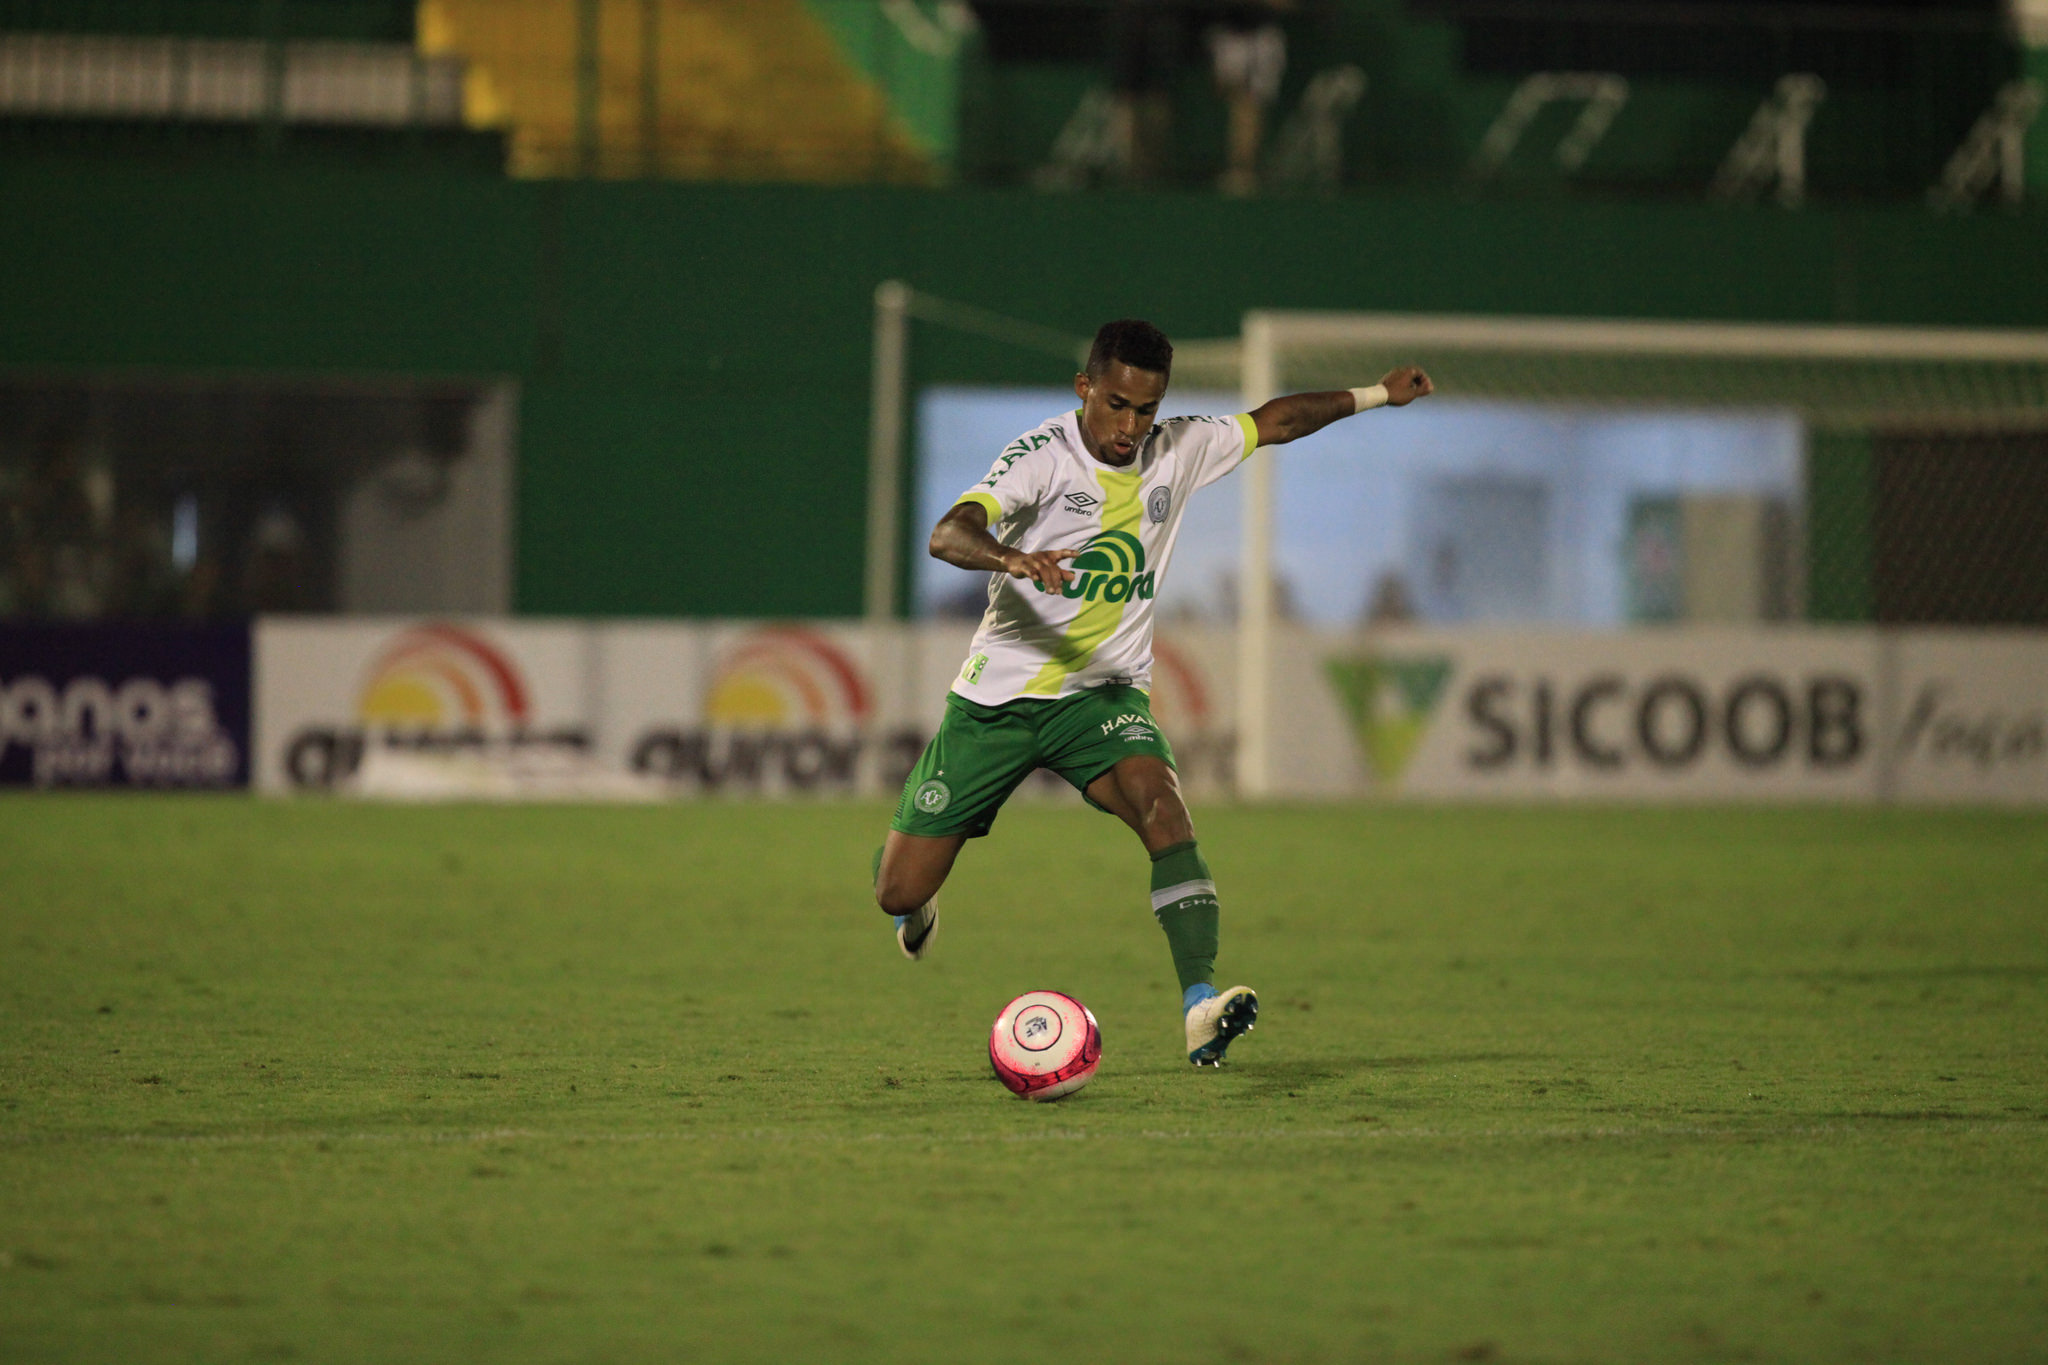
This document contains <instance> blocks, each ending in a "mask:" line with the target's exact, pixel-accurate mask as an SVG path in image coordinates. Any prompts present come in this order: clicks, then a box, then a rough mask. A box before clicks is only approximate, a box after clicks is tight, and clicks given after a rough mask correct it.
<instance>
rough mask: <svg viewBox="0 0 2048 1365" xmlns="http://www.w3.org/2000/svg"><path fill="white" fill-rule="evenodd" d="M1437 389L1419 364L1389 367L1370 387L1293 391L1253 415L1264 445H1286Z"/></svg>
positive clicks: (1410, 401) (1405, 405) (1261, 407)
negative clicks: (1363, 414) (1352, 417)
mask: <svg viewBox="0 0 2048 1365" xmlns="http://www.w3.org/2000/svg"><path fill="white" fill-rule="evenodd" d="M1435 391H1436V386H1435V385H1434V384H1432V383H1430V382H1429V376H1428V375H1426V374H1424V373H1423V372H1422V370H1421V368H1420V367H1419V366H1415V365H1403V366H1401V367H1400V368H1398V369H1393V370H1388V371H1387V373H1386V376H1385V377H1384V378H1382V379H1381V380H1380V382H1379V383H1377V384H1375V385H1373V386H1372V387H1371V388H1365V389H1333V390H1331V391H1329V392H1327V393H1290V394H1287V395H1286V396H1284V397H1281V398H1275V399H1273V400H1271V401H1270V402H1267V403H1264V404H1261V405H1260V406H1259V407H1257V408H1255V409H1253V410H1252V414H1251V418H1252V421H1253V423H1254V424H1256V425H1257V427H1258V430H1259V444H1260V445H1262V446H1284V445H1286V444H1287V443H1288V442H1289V441H1296V440H1300V439H1301V438H1302V437H1304V436H1306V435H1308V434H1309V433H1310V432H1315V431H1321V430H1322V429H1323V428H1324V427H1326V426H1328V425H1330V423H1332V422H1335V421H1338V420H1339V419H1341V418H1345V417H1349V416H1351V415H1352V414H1353V413H1358V412H1364V411H1366V410H1367V409H1369V408H1377V407H1381V406H1385V407H1390V408H1405V407H1407V406H1408V405H1409V404H1410V403H1413V402H1414V401H1415V400H1416V399H1418V398H1427V397H1428V396H1429V395H1430V394H1432V393H1434V392H1435Z"/></svg>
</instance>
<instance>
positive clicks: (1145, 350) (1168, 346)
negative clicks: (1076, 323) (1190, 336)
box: [1088, 318, 1173, 379]
mask: <svg viewBox="0 0 2048 1365" xmlns="http://www.w3.org/2000/svg"><path fill="white" fill-rule="evenodd" d="M1116 361H1122V362H1123V363H1124V364H1126V365H1128V366H1130V367H1131V368H1132V369H1134V370H1150V371H1152V372H1153V373H1154V374H1163V375H1168V376H1171V375H1172V374H1173V343H1172V342H1170V341H1168V340H1167V339H1166V333H1164V332H1162V331H1160V330H1159V329H1158V328H1157V327H1154V326H1153V325H1152V324H1151V323H1149V322H1141V321H1139V320H1138V319H1137V318H1118V319H1117V320H1116V321H1115V322H1105V323H1103V324H1102V330H1100V331H1098V332H1097V333H1096V334H1095V344H1094V345H1093V346H1090V347H1089V348H1088V377H1089V378H1090V379H1100V378H1102V375H1103V372H1104V371H1105V370H1107V369H1108V368H1109V367H1110V365H1111V364H1112V363H1113V362H1116Z"/></svg>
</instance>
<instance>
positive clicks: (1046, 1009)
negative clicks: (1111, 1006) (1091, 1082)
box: [988, 991, 1102, 1100]
mask: <svg viewBox="0 0 2048 1365" xmlns="http://www.w3.org/2000/svg"><path fill="white" fill-rule="evenodd" d="M988 1060H989V1064H990V1065H992V1066H993V1067H995V1069H996V1079H997V1080H999V1081H1001V1082H1002V1083H1003V1084H1004V1085H1006V1086H1008V1087H1009V1088H1010V1090H1011V1091H1012V1092H1013V1093H1015V1094H1018V1095H1021V1096H1023V1097H1024V1098H1025V1099H1027V1100H1056V1099H1058V1098H1059V1097H1060V1096H1062V1095H1071V1094H1073V1093H1074V1092H1075V1091H1076V1090H1079V1089H1080V1088H1081V1087H1082V1086H1084V1085H1086V1084H1088V1078H1089V1077H1090V1076H1093V1075H1094V1074H1095V1067H1096V1065H1097V1064H1098V1063H1099V1062H1101V1061H1102V1029H1101V1027H1100V1026H1099V1025H1098V1024H1097V1023H1096V1022H1095V1016H1094V1015H1092V1014H1090V1013H1089V1012H1088V1007H1087V1006H1086V1005H1084V1004H1082V1003H1081V1002H1080V1001H1078V1000H1076V999H1075V998H1074V997H1073V996H1071V995H1061V994H1060V993H1059V992H1058V991H1031V992H1029V993H1028V994H1025V995H1020V996H1018V997H1017V998H1016V999H1015V1000H1012V1001H1011V1002H1010V1003H1009V1004H1007V1005H1005V1006H1003V1012H1002V1013H1001V1014H998V1015H997V1016H996V1024H995V1027H994V1028H993V1029H990V1030H989V1035H988Z"/></svg>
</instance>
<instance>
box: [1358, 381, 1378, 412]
mask: <svg viewBox="0 0 2048 1365" xmlns="http://www.w3.org/2000/svg"><path fill="white" fill-rule="evenodd" d="M1351 401H1352V402H1354V403H1356V404H1358V409H1357V410H1358V411H1359V412H1365V411H1367V410H1368V409H1370V408H1383V407H1385V406H1386V405H1387V386H1386V385H1385V384H1374V385H1373V386H1372V387H1371V388H1366V389H1353V390H1352V391H1351Z"/></svg>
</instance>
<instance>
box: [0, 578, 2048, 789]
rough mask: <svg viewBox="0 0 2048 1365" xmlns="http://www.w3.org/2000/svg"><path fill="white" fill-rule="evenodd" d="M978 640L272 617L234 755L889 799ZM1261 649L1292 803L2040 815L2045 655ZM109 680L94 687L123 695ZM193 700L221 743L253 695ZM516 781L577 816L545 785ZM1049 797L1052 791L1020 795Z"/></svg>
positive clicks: (1214, 778) (1932, 649) (1857, 641)
mask: <svg viewBox="0 0 2048 1365" xmlns="http://www.w3.org/2000/svg"><path fill="white" fill-rule="evenodd" d="M971 633H972V627H971V625H970V624H969V623H966V622H957V621H956V622H933V623H922V624H915V625H910V624H905V625H892V626H883V627H875V626H868V625H864V624H858V623H849V622H759V621H724V622H699V623H687V622H612V623H601V624H592V623H570V622H513V621H466V622H434V621H410V620H363V619H344V620H311V619H298V618H272V619H266V620H264V621H263V622H262V623H260V624H259V626H258V627H257V630H256V633H255V674H256V686H255V693H254V695H255V701H256V706H255V712H254V714H255V718H256V719H255V733H254V743H253V745H248V744H245V745H243V749H244V750H245V751H246V752H252V753H253V754H254V756H255V757H254V759H253V763H254V768H253V772H254V780H255V783H256V785H257V786H258V787H259V788H261V789H262V790H264V791H271V792H280V791H321V790H331V789H336V788H338V787H343V786H348V785H350V784H351V783H352V782H354V783H355V785H357V786H358V787H360V788H364V789H367V788H369V787H371V786H374V785H375V784H372V783H370V782H369V779H368V775H366V774H362V773H361V770H362V767H363V764H364V757H365V754H366V753H370V754H373V755H381V754H389V753H400V752H402V753H409V754H413V755H451V754H452V755H458V756H459V755H463V754H466V753H471V752H475V753H479V754H491V755H496V756H502V755H505V754H507V753H510V754H512V755H515V756H517V755H522V754H523V755H536V754H539V755H547V754H556V755H562V756H566V757H568V758H572V759H573V760H574V761H575V762H576V763H579V764H581V765H583V767H584V768H585V769H586V770H588V771H589V772H592V773H596V774H598V775H600V776H601V775H606V774H608V775H609V776H610V778H611V779H613V783H612V785H611V786H610V787H605V786H604V784H603V783H597V784H596V785H595V786H592V787H590V790H589V791H588V792H587V793H586V794H606V793H613V794H621V795H626V794H630V795H634V796H636V797H638V798H641V799H645V798H647V797H650V796H660V795H668V796H771V797H773V796H804V795H834V794H865V795H869V796H876V795H885V794H889V793H892V792H894V791H895V790H896V788H897V787H898V786H899V785H900V783H901V781H902V779H903V777H904V775H905V774H906V773H907V772H908V771H909V769H910V767H911V765H912V764H913V763H914V762H915V761H916V758H917V756H918V754H919V753H920V752H921V751H922V749H923V746H924V744H925V743H926V741H927V740H928V739H929V737H930V735H931V733H932V731H933V729H934V728H935V727H936V726H937V724H938V722H939V718H940V716H941V715H942V713H943V708H944V704H945V697H946V693H947V691H948V689H949V688H950V687H951V685H952V681H953V679H954V677H955V676H956V675H957V673H958V672H959V669H960V665H961V662H962V660H963V659H964V658H965V657H966V654H967V645H968V640H969V637H970V635H971ZM1274 643H1275V648H1274V657H1273V663H1272V669H1273V674H1272V693H1271V695H1272V707H1273V713H1272V724H1271V734H1270V744H1271V760H1270V761H1271V763H1272V767H1273V773H1274V777H1275V779H1276V780H1275V782H1274V791H1275V793H1276V794H1277V795H1279V796H1282V797H1286V798H1293V799H1317V798H1352V797H1376V798H1385V799H1414V800H1532V799H1534V800H1550V799H1559V800H1596V801H1608V800H1611V801H1621V802H1635V801H1658V802H1671V801H1680V802H1683V801H1763V802H1786V801H1882V800H1891V799H1897V800H1902V801H1916V802H1944V803H1972V802H1979V803H1986V802H1988V803H2024V802H2034V803H2043V802H2048V636H2044V635H2042V634H2040V633H2026V632H2005V633H1999V632H1982V631H1978V632H1943V631H1931V630H1929V631H1901V632H1880V631H1872V630H1859V629H1846V628H1845V629H1813V628H1767V629H1747V628H1736V627H1729V628H1687V629H1670V630H1661V629H1660V630H1637V631H1628V632H1579V631H1551V632H1543V631H1516V630H1493V629H1460V630H1427V629H1414V628H1397V629H1374V630H1369V631H1326V630H1314V629H1309V628H1306V627H1299V626H1297V627H1285V628H1282V629H1281V630H1279V631H1278V632H1277V633H1276V636H1275V642H1274ZM1155 646H1156V647H1155V666H1154V673H1153V680H1152V700H1153V710H1154V714H1155V715H1156V716H1157V717H1158V719H1159V721H1160V724H1161V727H1162V728H1163V729H1164V730H1165V732H1166V734H1167V736H1168V738H1169V739H1171V740H1172V742H1173V744H1174V748H1175V751H1176V754H1177V756H1178V758H1179V760H1180V765H1181V771H1182V779H1183V782H1184V784H1185V785H1186V787H1187V788H1188V790H1189V791H1190V792H1191V793H1192V794H1195V795H1197V796H1198V797H1201V798H1203V799H1211V798H1214V797H1216V796H1220V795H1225V794H1227V793H1228V792H1229V791H1230V790H1231V785H1232V778H1233V769H1234V764H1235V759H1236V745H1237V736H1236V694H1237V685H1238V678H1237V667H1238V660H1237V653H1236V638H1235V636H1234V634H1233V633H1232V632H1231V631H1229V630H1226V629H1214V628H1210V629H1188V628H1181V629H1162V631H1161V632H1160V634H1159V636H1158V638H1157V640H1156V642H1155ZM65 676H66V677H69V676H70V675H69V674H67V675H65ZM94 676H99V675H94ZM126 676H127V675H126V674H123V678H122V679H113V678H112V676H111V675H107V676H106V677H103V678H101V681H100V683H99V684H97V686H99V687H100V688H101V689H102V690H104V692H105V693H106V695H107V697H108V698H110V699H111V698H113V697H115V696H116V695H117V694H118V693H119V689H120V687H121V686H123V685H125V684H124V681H123V679H125V678H126ZM5 677H6V678H7V681H8V685H9V686H10V687H12V686H14V684H15V682H16V681H17V680H16V678H15V676H14V674H12V673H9V674H6V675H5ZM160 685H162V686H168V685H169V684H168V683H162V684H160ZM61 686H62V684H61V683H60V684H58V685H57V687H58V690H55V691H51V692H50V700H49V701H48V703H47V704H43V703H39V702H36V701H35V700H33V699H31V700H30V701H29V702H27V703H23V704H17V703H16V701H14V700H10V701H9V707H10V709H9V710H8V711H7V712H6V713H5V723H6V724H7V725H8V726H9V727H10V728H9V729H8V731H7V732H6V733H8V734H9V735H10V736H13V735H15V734H16V733H17V732H22V733H26V732H28V731H34V732H35V733H38V734H42V733H44V732H45V731H48V733H49V734H52V735H54V734H57V733H58V731H57V730H54V729H50V727H51V726H53V725H56V724H58V722H57V721H52V720H49V719H47V718H48V717H53V716H54V717H58V718H59V719H60V720H61V717H62V716H64V715H65V714H68V713H67V712H66V711H65V709H64V708H65V706H67V705H71V706H72V707H73V709H74V710H77V711H78V712H79V713H80V714H81V715H85V714H88V713H90V714H94V715H96V714H99V713H98V712H95V711H93V706H92V705H91V704H88V703H87V702H84V701H80V702H76V703H67V702H65V701H64V700H63V697H64V694H62V692H61ZM209 687H210V688H211V691H210V693H209V696H211V697H213V699H214V702H213V704H214V706H215V709H216V714H217V716H218V718H219V720H220V723H221V725H223V726H225V727H227V729H226V731H225V732H226V733H230V734H232V726H233V724H234V723H235V717H236V716H237V715H245V714H246V708H245V711H244V712H236V711H235V710H234V709H233V704H232V703H233V699H234V698H235V697H236V696H237V695H241V696H245V697H246V695H247V691H246V688H244V690H243V692H241V693H237V692H236V691H235V688H234V685H233V682H232V679H231V678H227V677H223V678H221V679H218V680H216V681H214V682H212V683H210V684H209ZM6 695H7V696H8V697H9V698H14V697H15V693H14V692H12V691H10V692H8V693H7V694H6ZM23 695H27V694H23ZM37 695H38V696H40V695H41V694H40V693H38V694H37ZM92 695H93V696H94V697H98V696H99V695H100V693H99V692H94V693H93V694H92ZM138 695H139V694H138ZM111 705H112V702H111V700H110V701H109V702H107V703H106V706H111ZM24 706H25V709H24ZM38 706H41V709H40V710H39V709H38ZM101 710H103V711H105V710H106V707H105V706H103V707H101ZM106 714H109V715H112V714H113V712H112V711H106ZM194 714H197V712H195V713H194ZM93 723H95V724H96V723H97V722H93ZM110 723H112V722H110ZM242 723H244V724H246V720H245V721H243V722H242ZM37 727H42V729H37ZM93 733H97V731H93ZM85 748H86V749H89V748H90V746H85ZM84 751H85V750H84V749H80V748H79V747H78V746H73V748H71V749H64V748H63V747H62V746H61V745H54V744H52V743H46V744H45V746H44V750H43V752H46V753H49V754H54V755H57V756H56V757H47V758H44V759H42V760H40V762H41V764H42V766H41V767H40V768H37V767H35V762H36V761H35V760H31V759H30V758H28V757H26V754H27V752H28V751H27V750H24V749H22V748H21V747H20V745H19V744H18V742H17V743H15V747H13V748H10V749H9V750H8V751H7V755H8V761H9V762H11V763H13V764H14V765H15V766H14V767H13V768H10V769H6V770H4V771H5V772H7V773H10V774H12V776H11V777H10V780H14V781H23V780H38V781H44V782H55V781H61V780H69V779H66V778H65V777H64V776H63V774H64V773H66V772H69V771H72V770H74V769H76V770H78V771H88V770H90V765H91V763H92V762H93V761H94V760H90V759H85V758H77V757H65V756H64V755H66V754H75V753H78V752H84ZM245 758H246V753H245ZM24 765H26V766H24ZM66 765H71V766H70V767H67V766H66ZM79 765H85V766H84V767H83V768H81V767H80V766H79ZM158 770H161V764H159V765H158ZM37 773H40V774H41V776H40V777H37V776H35V774H37ZM359 776H360V780H359V781H358V780H357V779H358V778H359ZM556 777H557V778H559V777H560V774H559V773H557V774H556ZM522 783H524V784H525V785H521V784H522ZM512 785H513V787H515V788H517V790H514V791H511V792H509V793H508V794H510V795H515V796H516V795H518V794H520V793H521V792H525V793H526V794H534V795H549V794H557V795H566V794H573V793H572V792H571V790H570V788H568V787H566V786H564V785H563V784H562V783H561V782H560V781H559V780H558V781H556V783H555V785H554V786H552V787H549V788H547V789H546V790H539V789H536V788H535V787H534V785H533V784H532V783H528V782H525V779H524V778H519V779H518V780H515V781H513V783H512ZM1063 789H1064V784H1063V783H1061V782H1059V781H1058V779H1056V778H1052V777H1050V776H1042V777H1041V778H1039V779H1037V780H1034V781H1032V782H1030V783H1027V785H1026V787H1025V792H1026V794H1030V793H1050V792H1058V791H1061V790H1063ZM579 790H580V789H579ZM393 794H398V793H393ZM443 794H460V795H485V793H484V792H483V791H482V789H481V788H478V787H475V786H474V785H472V786H470V787H466V788H456V789H452V790H451V791H448V792H444V793H443Z"/></svg>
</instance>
